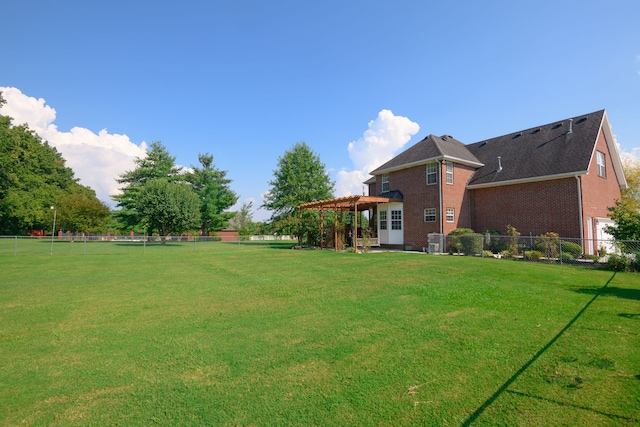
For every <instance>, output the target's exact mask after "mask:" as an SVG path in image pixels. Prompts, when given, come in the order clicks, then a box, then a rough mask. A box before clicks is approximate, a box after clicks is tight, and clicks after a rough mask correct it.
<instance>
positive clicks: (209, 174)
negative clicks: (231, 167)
mask: <svg viewBox="0 0 640 427" xmlns="http://www.w3.org/2000/svg"><path fill="white" fill-rule="evenodd" d="M198 161H199V162H200V164H201V165H202V167H192V169H193V171H192V172H187V173H186V174H185V179H186V180H187V181H188V182H190V183H191V184H192V185H193V189H194V191H195V192H196V195H197V196H198V199H199V200H200V215H201V217H202V225H201V229H202V231H203V232H204V233H206V234H208V233H209V232H210V231H217V230H222V229H224V228H226V227H227V225H228V224H229V220H230V219H231V218H233V216H234V215H235V214H234V213H233V212H225V210H227V209H229V208H230V207H231V206H233V205H234V204H235V203H236V201H237V200H238V196H237V195H236V193H234V192H233V191H232V190H231V188H230V187H229V184H230V183H231V180H230V179H228V178H227V177H226V176H227V171H223V170H220V169H217V168H216V167H215V166H214V164H213V156H212V155H211V154H208V153H206V154H199V155H198Z"/></svg>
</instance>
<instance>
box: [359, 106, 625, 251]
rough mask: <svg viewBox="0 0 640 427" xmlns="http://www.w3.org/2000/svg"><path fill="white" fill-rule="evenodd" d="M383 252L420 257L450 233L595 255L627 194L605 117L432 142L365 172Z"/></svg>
mask: <svg viewBox="0 0 640 427" xmlns="http://www.w3.org/2000/svg"><path fill="white" fill-rule="evenodd" d="M371 175H373V177H372V178H371V179H369V180H368V181H366V182H365V184H368V188H369V194H370V195H375V196H380V197H388V198H390V199H393V200H395V201H394V202H393V203H382V204H378V205H377V206H376V208H375V209H374V210H373V211H372V213H373V217H372V219H373V222H374V223H375V224H376V229H377V231H378V237H379V239H380V243H381V244H382V245H388V246H396V247H405V248H412V249H414V250H415V249H417V250H420V249H422V248H423V247H427V246H428V235H429V234H430V233H440V234H448V233H449V232H451V231H452V230H453V229H455V228H460V227H464V228H471V229H473V230H475V231H476V232H483V231H485V230H498V231H500V232H502V233H504V232H505V231H506V226H507V224H511V225H513V226H514V227H515V228H516V229H517V230H518V231H519V232H520V233H521V234H523V235H529V234H530V233H531V234H532V235H534V236H535V235H540V234H543V233H546V232H549V231H554V232H557V233H559V234H560V235H561V236H563V237H572V238H579V239H582V240H581V241H582V242H583V249H584V251H585V253H594V252H595V250H597V248H598V246H597V241H598V238H600V240H602V238H603V237H604V231H603V228H604V227H605V226H606V225H609V224H611V223H612V222H611V220H610V219H609V218H608V214H609V211H608V210H607V208H608V207H609V206H613V205H614V202H615V200H616V199H619V198H620V189H622V188H626V186H627V184H626V180H625V178H624V174H623V171H622V165H621V161H620V155H619V153H618V149H617V147H616V143H615V140H614V138H613V134H612V133H611V125H610V124H609V120H608V118H607V114H606V111H605V110H600V111H596V112H593V113H590V114H586V115H582V116H578V117H574V118H570V119H565V120H562V121H558V122H553V123H549V124H546V125H542V126H536V127H533V128H530V129H526V130H522V131H518V132H514V133H511V134H508V135H503V136H499V137H496V138H492V139H488V140H484V141H480V142H476V143H473V144H469V145H465V144H463V143H462V142H460V141H458V140H456V139H455V138H453V137H451V136H449V135H443V136H434V135H429V136H427V137H426V138H424V139H423V140H422V141H420V142H418V143H417V144H415V145H413V146H412V147H410V148H409V149H407V150H406V151H404V152H402V153H400V154H398V155H397V156H396V157H394V158H393V159H391V160H389V161H388V162H386V163H384V164H383V165H381V166H380V167H378V168H377V169H375V170H373V171H372V172H371Z"/></svg>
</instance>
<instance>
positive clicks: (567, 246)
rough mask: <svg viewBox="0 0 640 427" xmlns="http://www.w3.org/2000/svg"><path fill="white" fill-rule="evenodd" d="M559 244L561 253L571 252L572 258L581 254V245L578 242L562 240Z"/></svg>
mask: <svg viewBox="0 0 640 427" xmlns="http://www.w3.org/2000/svg"><path fill="white" fill-rule="evenodd" d="M561 245H562V253H563V254H571V256H572V257H573V258H574V259H575V258H580V257H581V256H582V246H580V245H579V244H577V243H573V242H562V243H561Z"/></svg>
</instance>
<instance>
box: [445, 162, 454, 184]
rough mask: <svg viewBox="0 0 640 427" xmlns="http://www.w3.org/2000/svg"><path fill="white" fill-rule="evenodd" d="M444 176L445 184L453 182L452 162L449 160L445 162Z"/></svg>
mask: <svg viewBox="0 0 640 427" xmlns="http://www.w3.org/2000/svg"><path fill="white" fill-rule="evenodd" d="M449 169H451V170H449ZM446 176H447V184H453V163H451V162H447V163H446ZM449 178H451V179H449Z"/></svg>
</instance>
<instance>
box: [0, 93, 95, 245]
mask: <svg viewBox="0 0 640 427" xmlns="http://www.w3.org/2000/svg"><path fill="white" fill-rule="evenodd" d="M3 103H4V100H3V99H2V96H1V94H0V105H2V104H3ZM73 194H84V195H85V196H86V198H87V200H90V201H91V203H99V201H98V200H97V198H96V196H95V192H93V190H91V189H89V188H88V187H85V186H83V185H81V184H79V183H78V180H77V179H76V178H75V177H74V173H73V171H72V170H71V169H70V168H68V167H66V166H65V160H64V159H63V158H62V156H61V155H60V153H59V152H58V151H57V150H56V149H55V148H54V147H51V146H49V144H48V143H47V142H46V141H42V140H41V139H40V137H38V136H37V135H36V134H35V133H34V132H33V131H31V130H30V129H29V128H28V126H27V125H19V126H13V125H12V120H11V118H10V117H8V116H0V234H23V233H25V232H26V231H27V230H48V229H50V227H51V209H50V207H51V206H52V205H54V204H55V203H56V200H57V199H58V198H60V197H63V196H67V195H73ZM61 219H62V218H61ZM82 231H86V230H82Z"/></svg>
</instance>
